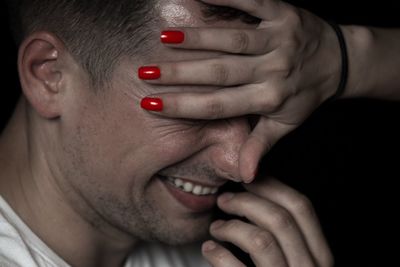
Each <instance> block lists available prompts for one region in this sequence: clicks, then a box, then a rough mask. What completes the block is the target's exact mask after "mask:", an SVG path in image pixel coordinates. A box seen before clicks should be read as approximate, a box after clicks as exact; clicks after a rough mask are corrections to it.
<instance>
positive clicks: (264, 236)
mask: <svg viewBox="0 0 400 267" xmlns="http://www.w3.org/2000/svg"><path fill="white" fill-rule="evenodd" d="M251 240H252V242H251V247H250V251H255V252H263V251H267V250H270V249H271V248H272V247H273V246H274V245H275V239H274V237H273V236H272V234H270V233H269V232H266V231H263V230H257V231H255V233H254V234H253V235H252V236H251Z"/></svg>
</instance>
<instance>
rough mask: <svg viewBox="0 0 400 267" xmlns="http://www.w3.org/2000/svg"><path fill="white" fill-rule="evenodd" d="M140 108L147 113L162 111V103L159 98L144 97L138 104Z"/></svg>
mask: <svg viewBox="0 0 400 267" xmlns="http://www.w3.org/2000/svg"><path fill="white" fill-rule="evenodd" d="M140 106H141V107H142V108H143V109H145V110H149V111H162V110H163V102H162V99H161V98H156V97H145V98H143V99H142V101H141V102H140Z"/></svg>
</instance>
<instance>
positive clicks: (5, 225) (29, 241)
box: [0, 196, 68, 267]
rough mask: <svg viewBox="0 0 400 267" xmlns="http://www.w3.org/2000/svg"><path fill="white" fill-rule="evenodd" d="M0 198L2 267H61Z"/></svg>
mask: <svg viewBox="0 0 400 267" xmlns="http://www.w3.org/2000/svg"><path fill="white" fill-rule="evenodd" d="M58 263H62V262H61V260H59V261H57V259H54V257H52V254H51V253H49V252H47V251H46V248H45V247H44V245H43V244H42V242H41V241H40V240H39V238H38V237H36V236H35V235H34V234H33V232H31V231H30V229H29V228H28V226H26V225H25V224H24V223H23V222H22V220H21V219H20V218H19V217H18V215H17V214H15V213H14V211H13V210H12V209H11V207H10V206H9V205H8V204H7V203H6V202H5V200H4V199H3V198H2V197H1V196H0V267H8V266H12V267H20V266H21V267H61V266H68V265H67V264H64V265H62V264H58Z"/></svg>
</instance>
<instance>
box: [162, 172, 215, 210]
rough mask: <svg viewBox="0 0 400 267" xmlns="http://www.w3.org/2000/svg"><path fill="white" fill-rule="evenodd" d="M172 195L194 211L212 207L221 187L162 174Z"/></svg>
mask: <svg viewBox="0 0 400 267" xmlns="http://www.w3.org/2000/svg"><path fill="white" fill-rule="evenodd" d="M160 178H161V180H162V181H163V183H164V184H165V186H166V187H167V189H168V191H169V192H170V193H171V195H172V196H173V197H174V198H175V199H176V200H178V202H180V203H181V204H182V205H183V206H185V207H186V208H189V209H190V210H191V211H193V212H204V211H207V210H210V209H212V208H213V207H214V206H215V204H216V200H217V192H218V189H219V187H212V186H205V185H200V184H196V183H193V182H189V181H187V180H184V179H180V178H175V177H170V176H168V177H166V176H160Z"/></svg>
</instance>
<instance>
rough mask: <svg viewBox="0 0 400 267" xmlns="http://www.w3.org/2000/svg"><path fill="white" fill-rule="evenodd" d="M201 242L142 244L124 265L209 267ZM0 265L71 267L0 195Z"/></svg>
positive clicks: (14, 266)
mask: <svg viewBox="0 0 400 267" xmlns="http://www.w3.org/2000/svg"><path fill="white" fill-rule="evenodd" d="M209 266H210V265H209V264H208V263H207V262H206V261H205V260H204V259H203V257H202V255H201V252H200V245H199V244H198V245H191V246H184V247H179V248H177V247H169V246H164V245H161V244H144V245H143V246H140V248H137V249H135V251H134V252H133V253H132V254H131V255H130V256H129V259H128V261H127V263H126V265H125V267H209ZM0 267H70V265H69V264H67V263H66V262H65V261H64V260H63V259H61V258H60V257H59V256H58V255H56V254H55V253H54V252H53V251H52V250H51V249H50V248H49V247H48V246H47V245H46V244H45V243H44V242H43V241H41V240H40V239H39V237H37V236H36V235H35V234H34V233H33V232H32V231H31V230H30V229H29V227H28V226H27V225H26V224H25V223H24V222H23V221H22V220H21V219H20V218H19V217H18V215H17V214H16V213H15V212H14V211H13V210H12V208H11V207H10V206H9V205H8V204H7V202H6V201H5V200H4V199H3V198H2V197H1V196H0Z"/></svg>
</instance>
